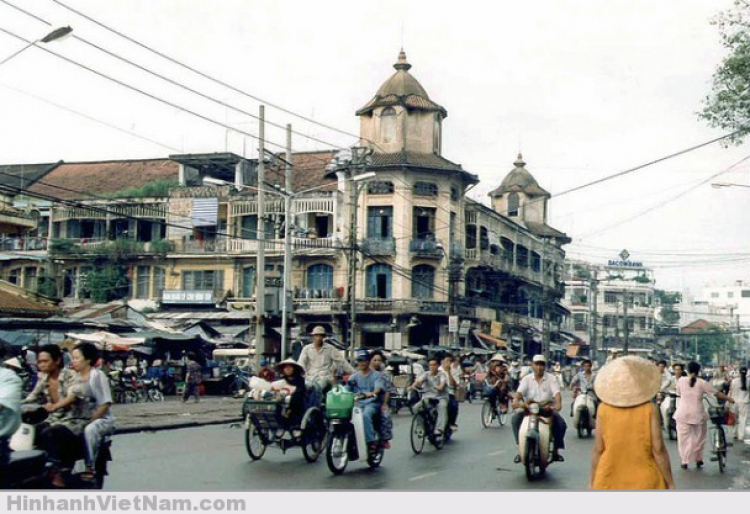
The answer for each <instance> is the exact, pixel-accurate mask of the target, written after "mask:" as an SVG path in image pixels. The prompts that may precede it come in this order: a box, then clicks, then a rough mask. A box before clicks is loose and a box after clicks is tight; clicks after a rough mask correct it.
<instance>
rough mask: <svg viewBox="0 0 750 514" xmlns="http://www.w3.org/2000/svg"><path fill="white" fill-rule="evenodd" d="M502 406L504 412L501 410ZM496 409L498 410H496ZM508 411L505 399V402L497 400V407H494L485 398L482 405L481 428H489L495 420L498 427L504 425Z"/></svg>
mask: <svg viewBox="0 0 750 514" xmlns="http://www.w3.org/2000/svg"><path fill="white" fill-rule="evenodd" d="M503 404H504V405H505V410H503V409H502V405H503ZM498 407H500V408H499V409H498ZM508 410H509V407H508V401H507V398H506V399H505V401H503V400H501V399H500V398H498V400H497V405H495V406H494V407H493V406H492V402H491V401H490V399H489V398H485V400H484V403H483V404H482V426H483V427H484V428H489V427H490V426H492V422H493V421H495V420H497V422H498V423H499V424H500V426H503V425H505V423H506V422H507V421H508Z"/></svg>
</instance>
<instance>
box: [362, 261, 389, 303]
mask: <svg viewBox="0 0 750 514" xmlns="http://www.w3.org/2000/svg"><path fill="white" fill-rule="evenodd" d="M365 278H366V289H367V291H366V296H368V297H369V298H390V297H391V267H390V266H389V265H388V264H382V263H378V264H373V265H372V266H370V267H368V268H367V273H366V277H365Z"/></svg>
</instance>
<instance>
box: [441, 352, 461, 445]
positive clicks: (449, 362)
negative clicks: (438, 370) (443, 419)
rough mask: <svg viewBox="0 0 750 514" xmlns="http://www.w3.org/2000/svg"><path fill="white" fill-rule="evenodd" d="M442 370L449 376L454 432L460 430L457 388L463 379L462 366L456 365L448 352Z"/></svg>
mask: <svg viewBox="0 0 750 514" xmlns="http://www.w3.org/2000/svg"><path fill="white" fill-rule="evenodd" d="M442 370H443V371H444V372H445V375H446V376H447V377H448V424H449V425H450V426H451V430H453V431H454V432H455V431H456V430H458V425H457V424H456V420H458V400H456V388H457V387H458V384H459V383H460V381H461V368H460V367H459V366H456V365H455V361H454V359H453V355H451V354H450V353H446V354H445V356H444V357H443V362H442Z"/></svg>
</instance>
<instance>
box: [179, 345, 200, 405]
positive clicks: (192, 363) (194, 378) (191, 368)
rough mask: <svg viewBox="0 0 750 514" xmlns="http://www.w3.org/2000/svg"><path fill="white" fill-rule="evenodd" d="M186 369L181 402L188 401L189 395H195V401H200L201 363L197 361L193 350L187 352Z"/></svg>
mask: <svg viewBox="0 0 750 514" xmlns="http://www.w3.org/2000/svg"><path fill="white" fill-rule="evenodd" d="M187 359H188V362H187V371H186V373H185V392H184V394H183V396H182V403H185V402H186V401H188V399H189V398H190V397H191V396H195V402H196V403H198V402H199V401H200V385H201V382H203V375H202V372H201V365H200V364H198V362H197V359H198V358H197V357H196V355H195V354H194V353H193V352H190V353H188V354H187Z"/></svg>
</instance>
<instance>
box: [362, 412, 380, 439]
mask: <svg viewBox="0 0 750 514" xmlns="http://www.w3.org/2000/svg"><path fill="white" fill-rule="evenodd" d="M380 407H381V405H380V404H379V403H375V402H372V403H368V404H366V405H363V406H362V420H363V422H364V425H365V439H366V440H367V442H368V443H371V442H373V441H375V440H376V439H377V438H378V437H377V431H376V430H375V416H377V415H378V412H380Z"/></svg>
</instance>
